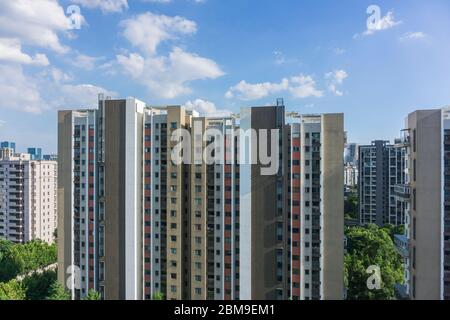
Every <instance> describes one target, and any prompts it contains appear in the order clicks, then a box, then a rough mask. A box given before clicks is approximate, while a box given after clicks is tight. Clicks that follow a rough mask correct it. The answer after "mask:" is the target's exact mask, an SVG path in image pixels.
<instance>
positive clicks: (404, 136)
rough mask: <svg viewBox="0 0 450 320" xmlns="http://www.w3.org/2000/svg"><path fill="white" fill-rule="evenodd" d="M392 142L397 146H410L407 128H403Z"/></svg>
mask: <svg viewBox="0 0 450 320" xmlns="http://www.w3.org/2000/svg"><path fill="white" fill-rule="evenodd" d="M394 144H395V146H396V147H397V148H407V147H410V146H411V137H410V135H409V130H403V131H402V133H401V137H400V138H398V139H395V140H394Z"/></svg>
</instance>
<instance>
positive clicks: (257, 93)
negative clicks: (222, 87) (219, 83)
mask: <svg viewBox="0 0 450 320" xmlns="http://www.w3.org/2000/svg"><path fill="white" fill-rule="evenodd" d="M288 89H289V80H288V79H283V80H281V82H280V83H272V82H263V83H254V84H252V83H248V82H246V81H245V80H242V81H241V82H239V83H238V84H236V85H235V86H233V87H231V88H230V89H229V90H228V91H227V93H226V94H225V97H226V98H228V99H231V98H234V97H236V98H238V99H240V100H258V99H261V98H264V97H267V96H268V95H270V94H274V93H278V92H281V91H285V90H288Z"/></svg>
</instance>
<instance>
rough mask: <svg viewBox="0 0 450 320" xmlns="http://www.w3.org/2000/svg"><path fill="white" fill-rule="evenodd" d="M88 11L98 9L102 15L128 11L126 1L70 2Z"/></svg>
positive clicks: (88, 0)
mask: <svg viewBox="0 0 450 320" xmlns="http://www.w3.org/2000/svg"><path fill="white" fill-rule="evenodd" d="M72 3H75V4H79V5H81V6H83V7H86V8H88V9H96V8H98V9H100V10H101V11H102V12H103V13H111V12H122V11H124V10H126V9H128V1H127V0H72Z"/></svg>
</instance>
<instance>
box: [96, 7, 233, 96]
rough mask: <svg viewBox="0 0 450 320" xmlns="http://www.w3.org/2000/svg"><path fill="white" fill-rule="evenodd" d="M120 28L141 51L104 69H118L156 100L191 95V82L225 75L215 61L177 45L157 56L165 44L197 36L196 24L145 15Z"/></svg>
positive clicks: (109, 71)
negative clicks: (143, 87)
mask: <svg viewBox="0 0 450 320" xmlns="http://www.w3.org/2000/svg"><path fill="white" fill-rule="evenodd" d="M120 26H121V27H122V28H123V32H122V34H123V36H124V37H125V38H126V39H127V40H128V41H129V42H130V44H131V45H133V46H134V47H136V48H137V49H138V50H139V51H140V52H131V53H122V54H119V55H117V56H116V61H114V62H109V63H106V64H104V65H102V67H101V68H102V69H106V70H107V72H108V73H110V74H113V73H114V72H115V70H114V67H119V69H120V70H121V71H122V72H123V73H125V74H126V75H128V76H130V77H131V78H132V79H134V80H135V81H136V82H138V83H140V84H142V85H144V86H145V87H147V89H148V90H149V92H150V94H151V95H152V96H153V97H162V98H168V99H170V98H175V97H177V96H179V95H182V94H188V93H190V92H191V88H190V87H189V83H190V82H192V81H196V80H206V79H216V78H218V77H221V76H222V75H224V72H223V71H222V70H221V68H220V67H219V65H218V64H217V63H216V62H215V61H213V60H211V59H208V58H204V57H201V56H199V55H197V54H195V53H190V52H187V51H186V50H184V49H181V48H179V47H177V46H175V47H173V48H172V49H171V50H170V52H169V53H168V54H167V55H159V54H158V47H159V45H160V44H161V43H162V42H164V41H168V40H174V41H176V40H179V39H178V37H179V36H181V35H190V34H194V33H195V32H196V31H197V26H196V24H195V22H193V21H190V20H187V19H185V18H183V17H178V16H177V17H168V16H165V15H156V14H153V13H151V12H146V13H144V14H141V15H139V16H137V17H134V18H132V19H128V20H124V21H122V22H121V23H120Z"/></svg>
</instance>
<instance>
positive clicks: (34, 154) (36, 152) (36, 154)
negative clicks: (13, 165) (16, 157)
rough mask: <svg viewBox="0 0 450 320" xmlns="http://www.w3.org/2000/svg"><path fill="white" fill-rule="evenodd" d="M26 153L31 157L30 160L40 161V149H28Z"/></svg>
mask: <svg viewBox="0 0 450 320" xmlns="http://www.w3.org/2000/svg"><path fill="white" fill-rule="evenodd" d="M27 153H28V154H29V155H30V156H31V160H42V159H43V158H42V149H41V148H28V149H27Z"/></svg>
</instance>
